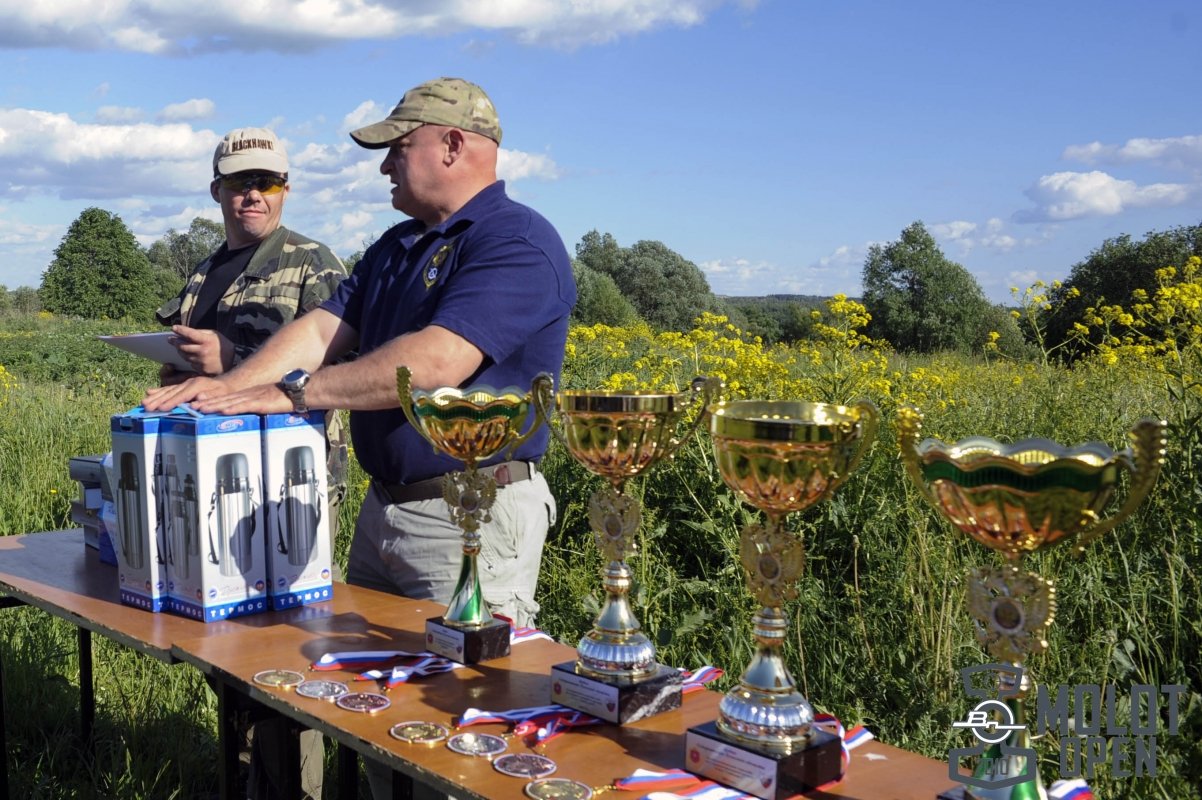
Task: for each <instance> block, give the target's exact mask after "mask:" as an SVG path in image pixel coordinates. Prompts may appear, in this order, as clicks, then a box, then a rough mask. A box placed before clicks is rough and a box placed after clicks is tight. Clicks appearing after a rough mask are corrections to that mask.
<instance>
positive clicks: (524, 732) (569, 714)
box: [455, 703, 601, 745]
mask: <svg viewBox="0 0 1202 800" xmlns="http://www.w3.org/2000/svg"><path fill="white" fill-rule="evenodd" d="M489 722H502V723H504V722H510V723H513V732H514V734H515V735H517V736H520V737H522V738H523V739H526V740H527V741H528V742H530V743H532V744H536V745H537V744H545V743H546V742H549V741H551V740H552V739H554V738H555V737H556V736H560V735H561V734H564V733H567V732H568V731H569V730H571V729H572V728H579V727H582V726H585V725H599V724H601V720H599V719H597V718H596V717H594V716H591V715H589V714H585V713H584V712H583V711H576V710H575V709H572V708H568V707H567V706H561V705H559V704H558V703H552V704H550V705H545V706H530V707H527V708H512V709H510V710H508V711H484V710H483V709H479V708H469V709H467V710H466V711H464V712H463V713H462V714H460V715H459V718H458V719H456V720H455V727H457V728H466V727H468V726H469V725H482V724H484V723H489Z"/></svg>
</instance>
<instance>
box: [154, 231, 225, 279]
mask: <svg viewBox="0 0 1202 800" xmlns="http://www.w3.org/2000/svg"><path fill="white" fill-rule="evenodd" d="M224 241H225V226H224V225H222V224H221V223H220V222H213V221H212V220H209V219H205V218H204V217H196V218H194V219H193V220H192V224H191V225H189V226H188V230H186V231H184V232H182V233H181V232H180V231H177V230H176V229H175V228H168V229H167V232H166V233H165V234H163V238H161V239H159V240H158V241H156V242H155V243H154V244H152V245H150V248H149V249H148V250H147V251H146V256H147V257H148V258H149V259H150V263H151V265H152V266H154V267H156V268H158V269H161V270H164V271H166V272H170V273H172V274H174V275H176V276H177V277H179V279H180V280H181V281H183V280H186V279H187V277H188V276H189V275H191V274H192V270H194V269H195V268H196V265H197V264H199V263H200V262H201V261H203V260H204V259H205V258H207V257H208V255H209V254H210V253H212V252H213V251H214V250H216V249H217V248H218V247H220V246H221V243H222V242H224Z"/></svg>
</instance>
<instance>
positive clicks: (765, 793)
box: [685, 722, 843, 800]
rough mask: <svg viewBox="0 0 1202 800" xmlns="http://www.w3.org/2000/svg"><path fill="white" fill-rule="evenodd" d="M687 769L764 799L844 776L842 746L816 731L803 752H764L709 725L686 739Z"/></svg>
mask: <svg viewBox="0 0 1202 800" xmlns="http://www.w3.org/2000/svg"><path fill="white" fill-rule="evenodd" d="M685 769H687V770H688V771H689V772H692V773H694V774H697V775H701V776H702V777H705V778H709V779H711V780H714V781H717V782H718V783H722V784H725V785H727V786H729V787H731V788H732V789H738V790H739V791H741V792H746V793H747V794H750V795H755V796H756V797H762V798H764V800H784V798H786V797H792V796H793V795H797V794H803V793H805V792H812V791H814V790H815V789H817V788H818V787H820V786H824V785H826V784H828V783H830V782H831V781H837V780H839V779H840V778H842V777H843V743H842V742H840V741H839V737H838V736H835V735H834V734H832V733H827V732H826V731H822V730H818V729H814V732H813V738H812V739H811V740H810V742H809V744H808V745H807V746H806V747H805V748H804V749H802V750H799V751H797V752H795V753H789V754H788V755H781V754H778V753H761V752H760V751H758V750H752V749H751V748H749V747H747V746H746V745H743V744H737V743H735V742H732V741H730V740H729V739H727V738H726V737H724V736H723V735H722V734H720V733H719V732H718V726H717V724H716V723H713V722H707V723H706V724H704V725H698V726H697V727H695V728H689V731H688V733H687V734H686V736H685Z"/></svg>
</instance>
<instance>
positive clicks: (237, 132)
mask: <svg viewBox="0 0 1202 800" xmlns="http://www.w3.org/2000/svg"><path fill="white" fill-rule="evenodd" d="M248 170H264V171H266V172H278V173H279V174H281V175H286V174H288V153H287V151H285V150H284V144H283V143H282V142H281V141H280V140H279V139H278V138H276V135H275V133H273V132H272V131H270V130H268V129H267V128H235V129H234V130H232V131H230V132H229V133H227V134H226V135H225V138H224V139H222V140H221V143H220V144H218V145H217V150H216V151H215V152H214V153H213V174H214V175H233V174H234V173H235V172H247V171H248Z"/></svg>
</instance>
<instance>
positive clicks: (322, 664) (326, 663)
mask: <svg viewBox="0 0 1202 800" xmlns="http://www.w3.org/2000/svg"><path fill="white" fill-rule="evenodd" d="M431 655H433V653H429V652H424V653H410V652H407V651H405V650H347V651H345V652H339V653H326V654H325V655H323V656H322V657H321V658H319V659H317V660H316V661H314V662H313V663H312V664H310V665H309V669H311V670H315V671H317V672H325V671H333V670H345V671H347V672H356V671H358V670H361V669H383V668H385V667H391V666H392V665H393V664H394V663H396V662H397V661H403V660H404V659H406V658H425V657H427V656H431Z"/></svg>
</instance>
